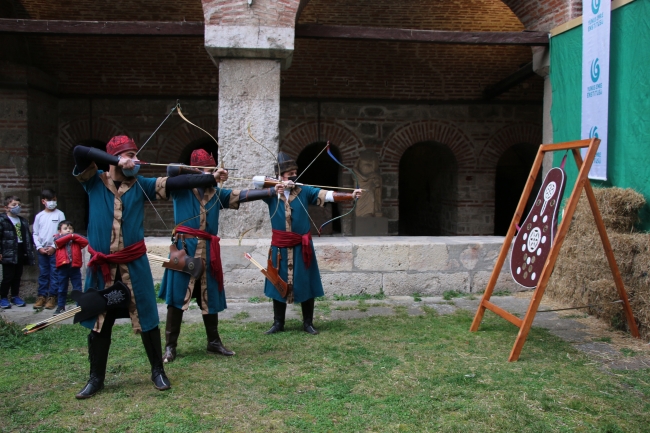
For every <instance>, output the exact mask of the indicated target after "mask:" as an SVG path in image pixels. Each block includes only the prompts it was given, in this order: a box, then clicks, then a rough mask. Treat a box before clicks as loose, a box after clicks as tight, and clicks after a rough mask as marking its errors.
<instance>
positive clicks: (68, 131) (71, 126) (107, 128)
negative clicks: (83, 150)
mask: <svg viewBox="0 0 650 433" xmlns="http://www.w3.org/2000/svg"><path fill="white" fill-rule="evenodd" d="M89 130H90V122H89V120H88V119H87V118H84V119H76V120H72V121H70V122H68V123H64V124H63V125H61V127H60V128H59V153H60V154H63V155H68V154H69V152H70V149H72V148H73V147H74V146H76V145H77V144H78V143H79V142H80V141H84V140H87V139H89V138H92V139H94V140H99V141H103V142H105V143H107V142H108V140H110V139H111V138H112V137H115V136H116V135H128V136H129V137H132V135H131V134H129V133H128V131H126V130H125V129H124V127H123V126H122V125H120V124H119V123H117V122H114V121H112V120H107V119H102V118H98V119H93V126H92V133H91V134H88V131H89ZM89 135H90V136H89Z"/></svg>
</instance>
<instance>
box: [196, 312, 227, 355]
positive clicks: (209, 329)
mask: <svg viewBox="0 0 650 433" xmlns="http://www.w3.org/2000/svg"><path fill="white" fill-rule="evenodd" d="M203 324H204V325H205V333H206V334H207V335H208V347H207V349H206V350H207V351H208V352H209V353H218V354H220V355H223V356H233V355H234V354H235V352H233V351H232V350H228V349H226V347H225V346H224V345H223V343H222V342H221V337H219V315H218V314H203Z"/></svg>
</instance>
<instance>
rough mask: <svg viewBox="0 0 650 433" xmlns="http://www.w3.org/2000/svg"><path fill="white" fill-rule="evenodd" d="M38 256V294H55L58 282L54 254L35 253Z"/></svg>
mask: <svg viewBox="0 0 650 433" xmlns="http://www.w3.org/2000/svg"><path fill="white" fill-rule="evenodd" d="M36 255H37V256H38V291H37V293H38V296H44V297H46V298H47V297H48V296H56V295H57V293H58V289H59V286H58V282H57V278H56V277H57V273H56V254H52V255H51V256H48V255H47V254H41V253H39V252H37V253H36Z"/></svg>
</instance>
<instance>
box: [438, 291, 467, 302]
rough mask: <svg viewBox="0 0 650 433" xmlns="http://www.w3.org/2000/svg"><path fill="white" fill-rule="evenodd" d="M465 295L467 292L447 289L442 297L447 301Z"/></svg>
mask: <svg viewBox="0 0 650 433" xmlns="http://www.w3.org/2000/svg"><path fill="white" fill-rule="evenodd" d="M465 295H466V294H465V293H463V292H459V291H457V290H447V291H446V292H444V293H443V294H442V299H444V300H445V301H450V300H452V299H454V298H462V297H463V296H465Z"/></svg>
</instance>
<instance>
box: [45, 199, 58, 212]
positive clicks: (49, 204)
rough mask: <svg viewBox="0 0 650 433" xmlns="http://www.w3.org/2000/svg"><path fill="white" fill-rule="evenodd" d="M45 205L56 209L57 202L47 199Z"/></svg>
mask: <svg viewBox="0 0 650 433" xmlns="http://www.w3.org/2000/svg"><path fill="white" fill-rule="evenodd" d="M45 207H46V208H48V210H54V209H56V202H55V201H46V202H45Z"/></svg>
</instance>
